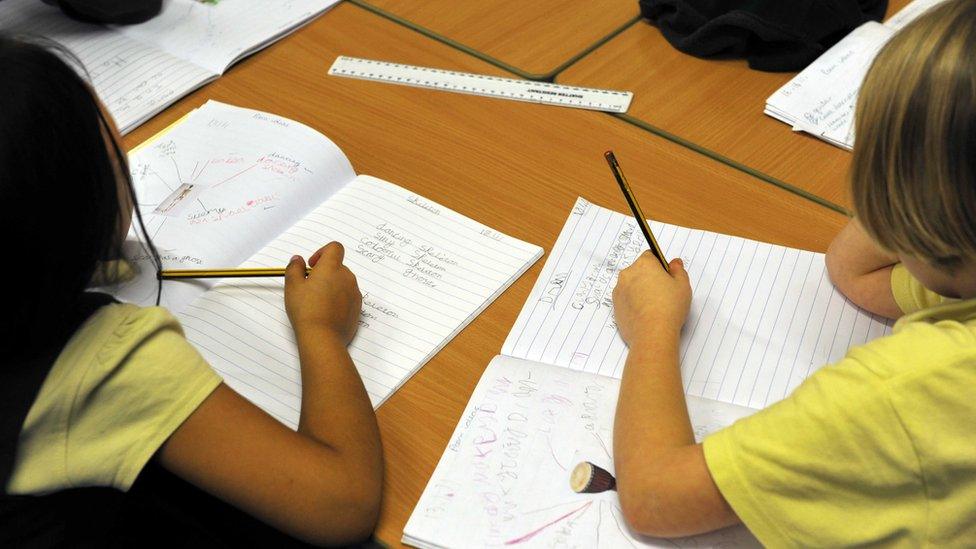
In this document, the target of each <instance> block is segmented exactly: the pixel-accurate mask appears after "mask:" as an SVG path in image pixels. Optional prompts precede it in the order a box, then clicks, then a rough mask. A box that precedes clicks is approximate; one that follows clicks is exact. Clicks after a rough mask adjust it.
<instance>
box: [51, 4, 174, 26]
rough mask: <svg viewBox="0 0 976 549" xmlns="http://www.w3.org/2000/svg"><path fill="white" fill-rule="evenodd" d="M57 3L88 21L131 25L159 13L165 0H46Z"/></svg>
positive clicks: (75, 16)
mask: <svg viewBox="0 0 976 549" xmlns="http://www.w3.org/2000/svg"><path fill="white" fill-rule="evenodd" d="M44 1H45V2H47V3H49V4H54V3H57V5H58V6H60V7H61V10H62V11H64V13H66V14H67V15H68V16H69V17H71V18H73V19H77V20H79V21H85V22H87V23H107V24H112V25H131V24H133V23H142V22H143V21H148V20H149V19H152V18H153V17H155V16H156V15H158V14H159V10H160V9H162V7H163V0H44Z"/></svg>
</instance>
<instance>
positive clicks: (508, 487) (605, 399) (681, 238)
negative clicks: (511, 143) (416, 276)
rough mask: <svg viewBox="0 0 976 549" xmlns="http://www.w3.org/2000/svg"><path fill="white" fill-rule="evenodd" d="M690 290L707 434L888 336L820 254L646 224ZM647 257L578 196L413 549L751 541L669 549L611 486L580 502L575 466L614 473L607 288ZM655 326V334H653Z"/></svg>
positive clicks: (693, 357)
mask: <svg viewBox="0 0 976 549" xmlns="http://www.w3.org/2000/svg"><path fill="white" fill-rule="evenodd" d="M651 228H652V230H653V231H654V234H655V235H656V237H657V240H658V243H659V244H660V246H661V249H662V250H663V251H664V254H665V256H666V257H671V258H673V257H681V258H683V260H684V263H685V267H686V268H687V270H688V272H689V276H690V278H691V282H692V287H693V299H692V304H691V310H690V312H689V315H688V319H687V322H686V323H685V326H684V329H683V331H682V337H681V345H680V360H681V373H682V379H683V382H684V388H685V393H686V395H687V397H688V408H689V413H690V416H691V419H692V423H693V426H694V431H695V436H696V439H697V440H699V441H700V440H701V439H702V438H703V437H704V436H705V435H707V434H708V433H710V432H713V431H715V430H718V429H721V428H723V427H725V426H727V425H729V424H731V423H732V422H734V421H735V420H737V419H739V418H742V417H745V416H748V415H749V414H751V413H753V412H755V411H756V410H759V409H762V408H764V407H766V406H769V405H771V404H773V403H774V402H777V401H779V400H781V399H783V398H784V397H786V396H787V395H789V393H790V392H791V391H792V390H793V389H794V388H796V387H797V386H798V385H799V384H800V383H802V382H803V380H804V379H806V378H807V377H808V376H809V375H811V374H812V373H813V372H815V371H816V370H817V369H818V368H820V367H821V366H823V365H825V364H828V363H830V362H833V361H836V360H839V359H840V358H841V357H843V356H844V355H845V353H846V352H847V349H848V348H849V347H851V346H854V345H859V344H862V343H864V342H866V341H869V340H871V339H873V338H877V337H881V336H884V335H886V334H888V333H890V331H891V323H890V321H888V320H886V319H882V318H879V317H876V316H874V315H872V314H870V313H867V312H865V311H863V310H861V309H858V308H857V307H855V306H854V305H852V304H851V303H849V302H848V301H847V299H846V298H845V297H844V296H843V295H842V294H841V293H840V292H838V291H837V290H836V289H835V288H834V287H833V285H832V284H831V283H830V280H829V279H828V278H827V274H826V268H825V264H824V256H823V254H819V253H815V252H809V251H804V250H797V249H793V248H786V247H783V246H777V245H774V244H767V243H763V242H757V241H755V240H748V239H744V238H738V237H734V236H729V235H723V234H718V233H713V232H708V231H701V230H695V229H689V228H685V227H679V226H676V225H668V224H664V223H657V222H651ZM646 249H647V243H646V242H645V241H644V238H643V235H642V234H641V232H640V229H639V228H638V227H637V224H636V222H635V221H634V219H633V217H631V216H627V215H624V214H621V213H618V212H614V211H611V210H607V209H605V208H601V207H599V206H596V205H594V204H591V203H589V202H587V201H586V200H583V199H582V198H581V199H578V200H577V202H576V204H575V205H574V206H573V209H572V211H571V213H570V215H569V218H568V219H567V221H566V224H565V226H564V227H563V230H562V232H561V233H560V235H559V238H558V239H557V241H556V243H555V245H554V246H553V249H552V252H551V253H550V254H549V257H548V260H547V261H546V264H545V266H544V267H543V269H542V272H541V274H540V275H539V279H538V280H537V281H536V284H535V287H534V288H533V290H532V292H531V294H529V297H528V299H527V300H526V303H525V306H524V307H523V309H522V312H521V313H520V315H519V317H518V319H517V320H516V322H515V326H514V327H513V329H512V331H511V332H510V333H509V335H508V339H507V340H506V341H505V344H504V346H503V348H502V354H501V355H499V356H496V357H495V358H494V360H492V362H491V364H490V365H489V366H488V368H487V370H486V371H485V373H484V375H483V376H482V378H481V381H480V382H479V384H478V386H477V388H476V389H475V391H474V394H473V396H472V398H471V400H470V402H469V403H468V406H467V408H466V409H465V411H464V413H463V414H462V415H461V419H460V421H459V423H458V425H457V427H456V429H455V431H454V434H453V435H452V436H451V439H450V441H449V442H448V444H447V448H446V449H445V451H444V455H443V456H442V457H441V460H440V462H439V463H438V465H437V468H436V469H435V470H434V473H433V475H432V476H431V479H430V481H429V482H428V484H427V488H426V489H425V490H424V493H423V495H422V496H421V497H420V500H419V502H418V503H417V506H416V508H415V509H414V511H413V514H412V515H411V517H410V520H409V521H408V522H407V525H406V527H405V528H404V535H403V540H404V542H405V543H408V544H410V545H414V546H417V547H495V546H508V545H512V546H527V547H529V546H531V547H550V546H560V545H569V546H575V547H632V546H660V547H675V546H679V547H681V546H689V547H700V546H725V547H730V546H733V547H738V546H751V545H757V542H756V540H755V539H754V538H753V537H752V536H751V535H750V534H749V533H748V531H747V530H745V528H743V527H737V528H729V529H725V530H722V531H719V532H715V533H712V534H708V535H704V536H696V537H693V538H686V539H680V540H661V539H651V538H646V537H642V536H639V535H637V534H635V533H634V532H632V531H630V530H629V529H628V527H627V525H626V522H625V521H624V519H623V515H622V513H621V510H620V502H619V500H618V499H617V495H616V492H612V491H610V492H603V493H601V494H577V493H575V492H573V491H572V490H571V489H570V487H569V474H570V471H571V470H572V469H573V467H574V466H575V465H576V464H577V463H579V462H581V461H589V462H591V463H593V464H595V465H597V466H599V467H602V468H603V469H606V470H608V471H610V472H613V470H614V469H613V438H612V434H613V416H614V410H615V406H616V400H617V393H618V390H619V385H620V381H619V379H620V376H621V374H622V372H623V365H624V362H625V360H626V358H627V346H626V345H625V344H624V342H623V340H622V339H621V338H620V335H619V333H618V332H617V327H616V324H615V323H614V317H613V302H612V292H613V288H614V286H615V285H616V282H617V275H618V273H619V272H620V270H621V269H623V268H625V267H627V266H629V265H630V264H631V263H632V262H633V261H634V260H635V259H636V258H637V256H638V255H640V254H641V253H642V252H643V251H644V250H646ZM646 329H648V330H653V329H654V327H653V326H647V327H646Z"/></svg>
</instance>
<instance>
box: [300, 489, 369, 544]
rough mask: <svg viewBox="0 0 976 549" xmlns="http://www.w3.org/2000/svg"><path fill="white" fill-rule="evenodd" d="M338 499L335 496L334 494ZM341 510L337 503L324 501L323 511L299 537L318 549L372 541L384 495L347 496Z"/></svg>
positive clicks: (315, 515) (342, 501)
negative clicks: (337, 509)
mask: <svg viewBox="0 0 976 549" xmlns="http://www.w3.org/2000/svg"><path fill="white" fill-rule="evenodd" d="M332 497H333V498H334V497H335V494H333V495H332ZM340 505H341V510H339V511H336V501H335V499H332V500H331V501H329V502H324V501H323V502H322V503H321V505H319V506H318V508H319V512H318V513H315V514H313V515H312V516H311V517H310V518H311V520H309V521H308V523H306V525H305V527H304V528H302V529H301V531H299V532H295V533H294V535H295V537H297V538H299V539H300V540H302V541H304V542H306V543H309V544H311V545H315V546H318V547H333V546H346V545H353V544H356V543H360V542H363V541H366V540H367V539H369V537H370V536H371V535H372V534H373V531H374V530H375V529H376V523H377V521H378V520H379V515H380V496H379V493H378V491H377V493H376V494H375V495H373V494H367V493H365V492H363V493H357V494H346V495H345V496H344V497H342V498H341V503H340Z"/></svg>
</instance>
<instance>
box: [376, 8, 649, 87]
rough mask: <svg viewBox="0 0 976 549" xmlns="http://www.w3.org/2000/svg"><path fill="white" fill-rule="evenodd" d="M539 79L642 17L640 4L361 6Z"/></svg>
mask: <svg viewBox="0 0 976 549" xmlns="http://www.w3.org/2000/svg"><path fill="white" fill-rule="evenodd" d="M362 1H363V2H364V3H366V4H370V5H372V6H375V7H377V8H379V9H381V10H383V11H386V12H388V13H390V14H392V15H395V16H397V17H400V18H401V19H404V20H407V21H410V22H411V23H415V24H417V25H420V26H421V27H424V28H426V29H428V30H430V31H433V32H435V33H437V34H439V35H441V36H444V37H445V38H448V39H450V40H453V41H455V42H458V43H460V44H463V45H465V46H468V47H470V48H473V49H474V50H477V51H478V52H480V53H483V54H485V55H488V56H491V57H493V58H495V59H497V60H499V61H502V62H504V63H507V64H509V65H511V66H513V67H515V68H516V69H519V70H521V71H523V72H525V73H529V74H531V75H533V76H536V77H543V76H547V75H550V76H551V73H552V72H553V71H555V70H556V69H557V68H558V67H560V66H561V65H563V64H564V63H566V62H567V61H569V60H570V59H571V58H572V57H573V56H576V55H578V54H580V53H582V52H583V51H584V50H586V49H587V48H589V47H591V46H592V45H594V44H596V43H597V42H599V41H601V40H603V39H604V38H605V37H606V36H608V35H610V34H611V33H613V32H614V31H616V30H617V29H619V28H621V27H622V26H624V25H626V24H627V23H628V22H631V21H633V19H634V18H635V17H637V16H638V15H639V14H640V10H639V9H638V7H637V1H636V0H585V1H582V2H581V1H579V0H532V1H529V2H526V1H524V0H482V1H479V2H472V1H467V2H458V1H457V0H426V1H424V2H404V1H403V0H362Z"/></svg>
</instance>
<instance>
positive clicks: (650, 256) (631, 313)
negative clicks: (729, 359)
mask: <svg viewBox="0 0 976 549" xmlns="http://www.w3.org/2000/svg"><path fill="white" fill-rule="evenodd" d="M606 159H607V162H608V163H609V164H610V169H611V170H612V171H613V173H614V176H615V178H616V179H617V183H618V184H619V185H620V190H621V192H623V193H624V197H625V198H626V199H627V204H628V205H629V206H630V208H631V211H632V212H633V214H634V217H635V219H636V220H637V223H638V226H640V228H641V232H642V233H643V234H644V237H645V238H646V239H647V243H648V246H649V248H650V249H649V250H647V251H645V252H644V253H643V254H641V255H640V256H639V257H638V258H637V260H636V261H634V263H633V264H631V265H630V266H629V267H627V268H626V269H624V270H622V271H620V275H619V276H618V278H617V285H616V286H615V287H614V289H613V306H614V316H615V318H616V321H617V329H618V330H619V331H620V336H621V337H622V338H623V340H624V341H625V342H626V343H627V344H628V345H632V344H633V342H634V341H635V339H636V338H638V337H640V336H641V335H643V334H648V333H654V332H660V330H664V329H673V330H674V332H675V335H677V333H678V332H679V331H680V330H681V327H682V326H683V325H684V323H685V319H686V318H687V316H688V309H689V308H690V307H691V284H690V282H689V280H688V273H687V272H686V271H685V268H684V263H683V262H682V261H681V259H674V260H672V261H671V262H670V263H669V262H668V261H667V259H666V258H665V257H664V253H663V252H662V251H661V248H660V246H658V244H657V240H655V239H654V235H653V234H652V233H651V228H650V226H649V225H648V224H647V221H646V219H645V217H644V213H643V211H642V210H641V208H640V205H639V204H638V203H637V199H636V197H635V196H634V194H633V192H632V191H631V189H630V186H629V185H628V184H627V180H626V178H624V176H623V172H621V171H620V166H619V164H617V159H616V158H615V157H614V156H613V153H612V152H610V151H607V153H606Z"/></svg>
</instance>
